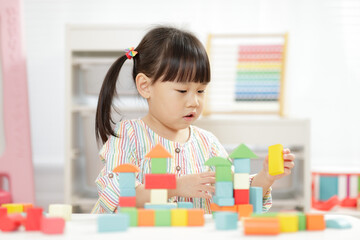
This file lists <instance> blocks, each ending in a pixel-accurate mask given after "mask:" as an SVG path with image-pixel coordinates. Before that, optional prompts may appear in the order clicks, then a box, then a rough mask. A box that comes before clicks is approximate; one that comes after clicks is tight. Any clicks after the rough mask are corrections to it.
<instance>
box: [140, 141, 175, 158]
mask: <svg viewBox="0 0 360 240" xmlns="http://www.w3.org/2000/svg"><path fill="white" fill-rule="evenodd" d="M145 157H146V158H172V156H171V154H170V153H169V152H168V151H167V150H166V149H165V148H164V147H163V146H162V145H161V144H160V143H158V144H156V146H155V147H153V149H151V151H150V152H148V154H146V155H145Z"/></svg>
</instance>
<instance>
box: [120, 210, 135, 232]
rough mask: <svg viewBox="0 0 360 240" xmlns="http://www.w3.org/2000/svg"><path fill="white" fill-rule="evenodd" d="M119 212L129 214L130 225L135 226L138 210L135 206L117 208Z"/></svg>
mask: <svg viewBox="0 0 360 240" xmlns="http://www.w3.org/2000/svg"><path fill="white" fill-rule="evenodd" d="M119 210H120V212H121V213H126V214H128V215H129V217H130V227H136V226H137V225H138V211H137V208H131V207H129V208H127V207H122V208H119Z"/></svg>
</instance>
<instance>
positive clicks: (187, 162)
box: [92, 27, 295, 213]
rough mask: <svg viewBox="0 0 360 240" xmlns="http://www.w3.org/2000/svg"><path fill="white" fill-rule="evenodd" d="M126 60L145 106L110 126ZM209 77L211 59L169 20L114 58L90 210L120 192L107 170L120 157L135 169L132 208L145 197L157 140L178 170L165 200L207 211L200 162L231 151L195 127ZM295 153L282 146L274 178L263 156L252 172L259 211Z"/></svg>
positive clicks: (105, 207) (210, 176) (208, 190)
mask: <svg viewBox="0 0 360 240" xmlns="http://www.w3.org/2000/svg"><path fill="white" fill-rule="evenodd" d="M128 59H133V61H134V67H133V78H134V82H135V85H136V88H137V90H138V92H139V94H140V95H141V96H142V97H143V98H145V99H146V100H147V102H148V105H149V112H148V113H147V115H146V116H145V117H143V118H142V119H135V120H124V121H120V122H119V123H117V124H116V126H115V128H114V129H113V127H112V123H113V121H112V118H111V108H112V99H113V96H114V95H115V94H116V92H115V87H116V82H117V79H118V76H119V72H120V69H121V67H122V65H123V64H124V62H125V61H127V60H128ZM209 82H210V65H209V59H208V56H207V54H206V51H205V49H204V47H203V45H202V44H201V43H200V41H199V40H198V39H197V38H196V37H195V36H194V35H192V34H191V33H188V32H185V31H182V30H179V29H176V28H171V27H157V28H154V29H152V30H151V31H149V32H148V33H147V34H146V35H145V36H144V38H143V39H142V41H141V42H140V44H139V46H138V47H136V48H135V49H133V51H129V52H127V53H126V55H124V56H121V57H120V58H119V59H117V60H116V61H115V62H114V63H113V65H112V66H111V67H110V69H109V71H108V73H107V74H106V77H105V80H104V82H103V85H102V88H101V92H100V95H99V102H98V107H97V112H96V134H97V138H98V139H99V138H101V140H102V141H103V143H105V144H104V146H103V147H102V149H101V150H100V157H101V159H102V160H103V161H104V163H105V166H104V168H103V169H102V171H101V172H100V174H99V176H98V178H97V179H96V184H97V186H98V190H99V191H98V192H99V199H98V201H97V203H96V205H95V207H94V209H93V211H92V212H93V213H105V212H108V213H111V212H114V211H116V209H117V204H118V199H119V196H120V191H119V185H118V181H117V179H116V175H115V173H113V172H112V170H113V169H114V168H115V167H116V166H118V165H120V164H124V163H131V164H134V165H136V166H138V167H139V168H140V173H139V174H138V176H137V180H136V205H137V207H143V206H144V203H146V202H149V201H150V191H149V190H145V188H144V185H143V183H144V174H146V173H150V163H149V159H147V158H145V155H146V154H147V153H148V152H149V151H150V150H151V149H152V148H153V147H154V146H155V145H156V144H158V143H161V144H162V145H163V146H164V147H165V148H166V150H167V151H168V152H169V153H171V155H172V156H173V158H172V159H171V160H170V161H169V162H168V169H167V170H168V172H169V173H175V174H176V175H177V183H176V184H177V187H176V189H174V190H169V193H168V197H169V202H176V201H192V202H193V203H194V207H196V208H203V209H205V212H207V213H209V212H210V201H211V194H212V193H214V192H215V187H214V186H212V185H211V184H214V183H215V173H214V172H207V171H206V168H205V166H204V162H205V161H206V160H208V159H209V158H211V157H214V156H222V157H227V156H228V154H227V153H226V151H225V149H224V148H223V146H222V145H221V144H220V143H219V141H218V139H217V138H216V137H215V136H214V135H213V134H211V133H210V132H207V131H205V130H203V129H200V128H198V127H195V126H192V123H193V122H194V121H195V120H196V119H197V118H198V117H199V116H200V114H201V112H202V109H203V104H204V98H205V96H204V95H205V90H206V87H207V85H208V83H209ZM294 158H295V157H294V155H293V154H291V153H290V151H289V150H284V159H285V164H284V166H285V173H284V174H282V175H279V176H276V177H273V176H270V175H269V174H268V163H267V158H266V159H265V160H264V163H263V169H262V171H260V172H259V173H258V174H257V175H255V176H252V177H251V178H250V181H251V185H252V186H260V187H263V189H264V191H263V196H264V198H263V210H264V211H267V210H268V209H269V208H270V206H271V194H270V186H271V185H272V184H273V182H274V181H275V180H276V179H278V178H281V177H283V176H286V175H289V174H290V173H291V168H293V167H294V162H293V160H294Z"/></svg>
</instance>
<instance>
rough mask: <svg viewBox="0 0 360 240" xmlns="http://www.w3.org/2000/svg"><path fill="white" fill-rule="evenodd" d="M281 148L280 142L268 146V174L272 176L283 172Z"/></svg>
mask: <svg viewBox="0 0 360 240" xmlns="http://www.w3.org/2000/svg"><path fill="white" fill-rule="evenodd" d="M283 149H284V148H283V146H282V145H281V144H276V145H272V146H269V174H270V175H272V176H274V175H279V174H282V173H284V158H283Z"/></svg>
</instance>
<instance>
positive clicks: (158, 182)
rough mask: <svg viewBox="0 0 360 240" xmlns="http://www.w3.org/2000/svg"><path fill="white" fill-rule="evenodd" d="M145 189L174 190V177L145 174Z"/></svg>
mask: <svg viewBox="0 0 360 240" xmlns="http://www.w3.org/2000/svg"><path fill="white" fill-rule="evenodd" d="M145 189H176V175H175V174H145Z"/></svg>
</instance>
